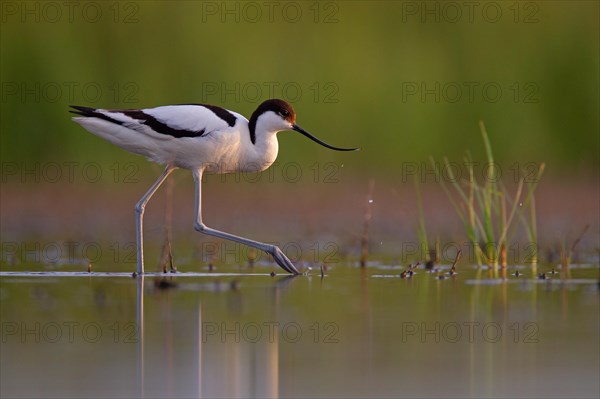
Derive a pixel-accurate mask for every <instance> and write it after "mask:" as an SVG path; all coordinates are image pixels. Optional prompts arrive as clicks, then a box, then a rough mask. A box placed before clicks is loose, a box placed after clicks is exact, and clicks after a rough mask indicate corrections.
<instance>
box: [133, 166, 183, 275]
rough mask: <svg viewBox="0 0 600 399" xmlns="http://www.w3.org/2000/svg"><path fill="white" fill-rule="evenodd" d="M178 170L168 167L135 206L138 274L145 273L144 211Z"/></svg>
mask: <svg viewBox="0 0 600 399" xmlns="http://www.w3.org/2000/svg"><path fill="white" fill-rule="evenodd" d="M175 169H177V168H176V167H175V166H172V165H167V167H166V168H165V171H164V172H163V173H162V175H160V177H159V178H158V180H156V181H155V182H154V184H153V185H152V187H150V189H149V190H148V192H146V194H144V196H143V197H142V198H141V199H140V200H139V202H138V203H137V204H135V227H136V234H137V273H138V274H142V273H144V210H145V209H146V204H147V203H148V201H150V198H152V196H153V195H154V193H155V192H156V190H158V188H159V187H160V185H161V184H163V182H164V181H165V180H166V179H167V177H169V175H170V174H171V172H173V171H174V170H175Z"/></svg>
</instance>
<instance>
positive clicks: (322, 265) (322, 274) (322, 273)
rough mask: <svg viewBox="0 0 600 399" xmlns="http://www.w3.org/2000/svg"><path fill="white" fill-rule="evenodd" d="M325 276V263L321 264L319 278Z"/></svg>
mask: <svg viewBox="0 0 600 399" xmlns="http://www.w3.org/2000/svg"><path fill="white" fill-rule="evenodd" d="M323 277H325V265H324V264H321V278H323Z"/></svg>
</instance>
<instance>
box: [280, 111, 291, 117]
mask: <svg viewBox="0 0 600 399" xmlns="http://www.w3.org/2000/svg"><path fill="white" fill-rule="evenodd" d="M279 114H280V115H281V116H285V117H288V116H290V111H288V110H287V109H284V110H282V111H281V112H280V113H279Z"/></svg>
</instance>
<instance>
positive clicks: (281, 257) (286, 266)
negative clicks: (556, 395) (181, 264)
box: [192, 169, 300, 274]
mask: <svg viewBox="0 0 600 399" xmlns="http://www.w3.org/2000/svg"><path fill="white" fill-rule="evenodd" d="M203 172H204V171H203V170H202V169H198V170H194V171H192V173H193V175H194V182H195V183H196V221H195V223H194V228H195V229H196V230H197V231H199V232H201V233H204V234H208V235H210V236H214V237H219V238H223V239H225V240H231V241H235V242H239V243H240V244H244V245H248V246H250V247H253V248H256V249H260V250H261V251H264V252H266V253H268V254H271V256H273V259H275V262H277V264H278V265H279V266H281V268H282V269H283V270H285V271H286V272H288V273H292V274H300V272H299V271H298V269H296V267H295V266H294V264H293V263H292V262H291V261H290V260H289V259H288V257H287V256H285V254H284V253H283V252H282V251H281V249H279V247H277V246H275V245H270V244H265V243H263V242H259V241H254V240H250V239H248V238H244V237H239V236H236V235H233V234H229V233H225V232H223V231H219V230H215V229H212V228H210V227H208V226H206V225H205V224H204V223H203V222H202V173H203Z"/></svg>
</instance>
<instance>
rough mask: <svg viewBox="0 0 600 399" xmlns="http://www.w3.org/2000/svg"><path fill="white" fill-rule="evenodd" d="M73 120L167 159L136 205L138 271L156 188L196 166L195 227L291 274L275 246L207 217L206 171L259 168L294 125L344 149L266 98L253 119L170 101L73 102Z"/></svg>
mask: <svg viewBox="0 0 600 399" xmlns="http://www.w3.org/2000/svg"><path fill="white" fill-rule="evenodd" d="M71 108H73V109H74V111H70V112H72V113H74V114H77V115H78V116H76V117H74V118H73V120H74V121H75V122H77V123H79V124H80V125H81V126H83V127H84V128H85V129H86V130H88V131H89V132H91V133H93V134H95V135H97V136H100V137H102V138H104V139H106V140H108V141H110V142H111V143H113V144H115V145H117V146H119V147H121V148H123V149H125V150H127V151H129V152H132V153H135V154H139V155H143V156H145V157H147V158H148V159H149V160H151V161H154V162H158V163H160V164H165V165H166V168H165V170H164V172H163V173H162V175H160V177H159V178H158V180H156V182H155V183H154V184H153V185H152V187H150V189H149V190H148V191H147V192H146V194H144V196H143V197H142V198H141V199H140V201H139V202H138V203H137V204H136V206H135V213H136V233H137V273H138V274H141V273H143V272H144V253H143V248H144V241H143V218H144V209H145V207H146V204H147V203H148V201H149V200H150V198H151V197H152V196H153V195H154V193H155V192H156V190H158V188H159V187H160V185H161V184H162V183H163V182H164V181H165V179H166V178H167V177H168V176H169V175H170V174H171V172H173V170H175V169H177V168H183V169H189V170H191V171H192V174H193V177H194V182H195V186H196V202H195V205H196V207H195V209H196V215H195V221H194V228H195V229H196V230H197V231H199V232H201V233H204V234H208V235H211V236H215V237H219V238H223V239H227V240H232V241H235V242H239V243H242V244H245V245H249V246H251V247H254V248H257V249H259V250H262V251H265V252H267V253H269V254H271V255H272V256H273V258H274V259H275V261H276V262H277V264H279V266H281V267H282V268H283V269H284V270H286V271H287V272H289V273H293V274H299V271H298V269H296V267H295V266H294V265H293V264H292V262H291V261H290V260H289V259H288V258H287V256H285V254H284V253H283V252H282V251H281V249H279V248H278V247H277V246H275V245H270V244H266V243H262V242H259V241H254V240H250V239H248V238H244V237H239V236H236V235H233V234H230V233H226V232H223V231H219V230H215V229H213V228H210V227H208V226H206V225H205V224H204V223H203V222H202V206H201V198H202V196H201V193H202V190H201V188H202V187H201V185H202V175H203V174H204V173H234V172H259V171H263V170H265V169H267V168H268V167H269V166H271V164H273V162H274V161H275V159H276V158H277V152H278V149H279V145H278V142H277V133H278V132H280V131H282V130H294V131H296V132H298V133H301V134H303V135H304V136H306V137H308V138H309V139H311V140H313V141H315V142H317V143H319V144H321V145H322V146H324V147H327V148H330V149H332V150H336V151H354V150H357V149H358V148H339V147H334V146H332V145H329V144H327V143H325V142H323V141H321V140H319V139H318V138H316V137H314V136H313V135H311V134H310V133H308V132H307V131H305V130H304V129H302V128H301V127H300V126H298V125H297V124H296V113H295V112H294V109H293V108H292V107H291V105H290V104H288V103H287V102H285V101H283V100H277V99H271V100H266V101H264V102H263V103H262V104H260V105H259V106H258V108H257V109H256V110H255V111H254V112H253V113H252V116H251V117H250V120H247V119H246V118H244V117H243V116H242V115H240V114H238V113H236V112H233V111H229V110H226V109H224V108H221V107H217V106H214V105H206V104H184V105H168V106H163V107H157V108H147V109H122V110H118V109H97V108H88V107H81V106H71Z"/></svg>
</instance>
